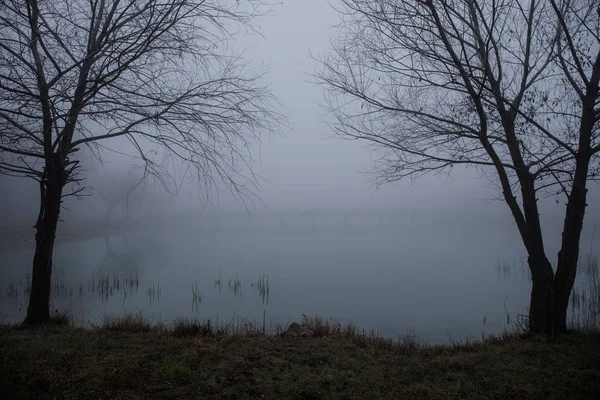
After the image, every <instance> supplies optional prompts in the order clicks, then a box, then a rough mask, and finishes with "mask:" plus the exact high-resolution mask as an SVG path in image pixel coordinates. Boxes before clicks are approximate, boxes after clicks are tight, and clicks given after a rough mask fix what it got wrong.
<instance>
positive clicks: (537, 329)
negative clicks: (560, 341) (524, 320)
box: [528, 254, 555, 336]
mask: <svg viewBox="0 0 600 400" xmlns="http://www.w3.org/2000/svg"><path fill="white" fill-rule="evenodd" d="M528 263H529V268H530V269H531V278H532V279H531V280H532V287H531V300H530V304H529V332H530V333H533V334H542V335H545V336H553V335H554V297H555V293H554V272H553V270H552V265H551V264H550V261H548V259H547V258H546V257H545V256H544V255H543V254H537V255H533V256H532V255H530V256H529V259H528Z"/></svg>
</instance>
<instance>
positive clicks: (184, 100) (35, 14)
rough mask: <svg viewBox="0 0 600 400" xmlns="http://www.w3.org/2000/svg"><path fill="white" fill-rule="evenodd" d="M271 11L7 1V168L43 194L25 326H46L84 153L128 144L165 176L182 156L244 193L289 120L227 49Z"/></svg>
mask: <svg viewBox="0 0 600 400" xmlns="http://www.w3.org/2000/svg"><path fill="white" fill-rule="evenodd" d="M262 10H263V8H262V5H261V4H260V2H259V1H258V0H246V1H226V0H221V1H219V0H196V1H192V0H163V1H156V0H143V1H137V0H57V1H37V0H26V1H20V0H19V1H17V0H1V1H0V172H2V173H4V174H10V175H16V176H21V177H29V178H33V179H35V180H37V181H38V182H39V187H40V210H39V216H38V218H37V221H36V224H35V229H36V234H35V239H36V248H35V255H34V260H33V274H32V287H31V295H30V300H29V307H28V310H27V317H26V319H25V322H26V323H32V324H37V323H46V322H47V321H48V317H49V297H50V277H51V273H52V253H53V247H54V239H55V232H56V228H57V223H58V220H59V214H60V210H61V201H62V199H63V198H64V197H65V196H68V195H73V194H78V193H80V191H81V190H82V188H83V185H81V179H82V178H81V176H78V175H77V169H78V160H77V158H76V157H75V155H74V154H75V152H76V151H77V150H78V149H80V148H81V147H82V146H88V147H89V148H90V149H92V150H94V149H98V148H99V147H100V146H103V147H105V146H110V145H111V144H112V146H114V147H112V149H113V150H115V151H124V150H123V149H124V148H125V147H127V146H129V147H128V148H131V149H134V150H135V151H136V152H137V155H138V157H139V159H141V160H142V162H143V166H144V168H145V172H146V173H147V174H153V175H154V176H155V177H157V178H159V179H163V178H164V177H165V175H168V174H169V172H170V170H169V167H168V163H169V162H171V161H173V160H179V161H181V162H182V163H183V165H185V166H186V168H187V170H186V171H188V172H193V173H195V174H196V175H197V177H199V178H200V179H201V180H202V181H203V183H205V184H210V183H211V182H213V180H216V179H221V180H223V181H225V182H226V183H228V184H229V185H230V187H231V188H232V189H233V190H234V191H241V192H242V193H243V192H244V190H246V188H245V186H243V185H239V182H238V181H237V180H236V179H239V176H240V175H239V174H238V172H239V168H240V166H239V163H240V161H241V162H246V163H248V160H249V158H248V157H249V153H248V151H249V150H248V149H249V147H250V146H248V144H249V143H252V142H253V141H255V140H259V139H260V137H261V135H263V134H265V133H268V132H274V131H276V130H277V129H278V126H279V122H280V121H281V119H280V115H279V113H278V112H277V109H276V107H275V106H276V102H275V99H274V98H273V97H272V95H271V94H270V92H269V91H268V90H267V88H266V87H264V86H262V85H261V78H262V74H263V72H262V71H257V72H256V73H254V72H252V71H250V70H244V68H245V67H246V65H245V64H244V63H243V60H242V59H240V58H239V57H235V56H230V55H228V50H227V49H226V47H225V45H226V41H227V38H228V37H230V35H232V34H233V33H234V32H233V31H232V30H234V29H248V28H251V26H250V25H249V24H250V21H251V19H252V18H253V17H255V16H256V15H258V14H259V13H262ZM118 138H120V140H119V139H118ZM246 165H248V164H246Z"/></svg>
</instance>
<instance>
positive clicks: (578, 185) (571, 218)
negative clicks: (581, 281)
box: [554, 157, 589, 332]
mask: <svg viewBox="0 0 600 400" xmlns="http://www.w3.org/2000/svg"><path fill="white" fill-rule="evenodd" d="M582 158H583V157H582ZM578 161H579V162H578V165H577V170H576V171H575V179H574V181H573V188H572V190H571V194H570V196H569V201H568V202H567V212H566V216H565V222H564V227H563V233H562V244H561V248H560V251H559V253H558V265H557V268H556V278H555V282H554V291H555V297H556V298H555V305H554V308H555V310H554V312H555V313H556V327H557V329H560V330H562V331H563V332H564V331H566V330H567V309H568V306H569V298H570V296H571V290H572V289H573V284H574V283H575V276H576V275H577V263H578V261H579V242H580V239H581V229H582V228H583V219H584V215H585V207H586V197H587V189H586V180H587V170H588V164H589V160H588V159H583V160H578Z"/></svg>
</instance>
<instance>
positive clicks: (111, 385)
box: [0, 320, 600, 399]
mask: <svg viewBox="0 0 600 400" xmlns="http://www.w3.org/2000/svg"><path fill="white" fill-rule="evenodd" d="M124 322H127V321H117V320H113V325H110V324H106V323H105V324H103V326H99V327H97V328H94V329H80V328H73V327H69V326H48V327H41V328H26V327H22V326H12V327H9V326H0V384H1V385H2V387H3V391H4V393H5V394H6V395H7V396H8V397H7V398H22V399H28V398H56V397H58V398H65V399H71V398H73V399H75V398H100V397H102V398H176V399H177V398H181V399H183V398H209V399H210V398H214V399H220V398H238V399H242V398H265V399H276V398H277V399H279V398H281V399H288V398H289V399H321V398H390V399H392V398H411V399H446V398H473V399H475V398H477V399H479V398H511V399H512V398H556V399H559V398H560V399H562V398H571V399H583V398H593V397H594V396H595V395H596V394H597V393H598V392H599V391H600V371H598V369H597V366H598V365H600V333H599V332H598V331H595V332H587V333H585V332H578V333H576V334H573V335H570V336H566V337H562V338H558V339H542V338H530V339H522V338H520V337H519V336H518V335H514V334H513V335H504V336H502V337H498V338H493V339H487V340H485V341H481V342H477V343H461V344H455V345H424V344H420V343H419V342H417V341H415V340H411V339H410V338H408V339H405V340H404V341H399V342H397V343H394V344H392V343H391V342H390V341H385V340H377V339H376V338H373V337H371V338H369V337H367V336H363V335H357V334H356V331H352V330H351V329H350V330H348V329H347V327H341V326H340V328H339V329H337V328H335V329H333V330H323V328H322V330H321V331H319V330H318V329H319V328H318V321H315V320H307V321H303V324H302V325H299V324H296V325H294V324H291V325H290V326H288V327H287V329H286V330H285V331H283V332H280V333H279V334H276V335H263V334H258V333H253V334H249V333H246V334H243V333H242V332H237V333H236V332H230V333H229V334H225V333H221V334H219V333H218V332H216V331H210V332H209V331H206V330H204V331H203V330H201V329H202V328H201V327H200V326H195V325H193V324H192V325H180V326H179V331H178V333H175V332H176V331H175V330H172V331H163V332H159V331H155V330H149V331H148V330H144V329H142V330H138V331H136V330H135V329H132V328H135V327H136V325H135V324H132V323H131V322H135V321H129V324H126V323H124ZM138 322H140V321H138ZM137 328H140V326H137ZM205 328H206V325H204V329H205ZM196 329H200V330H196ZM304 329H305V330H311V331H312V332H313V333H312V334H311V335H310V336H305V335H303V334H302V332H303V330H304ZM294 332H295V333H297V334H294ZM317 332H319V333H317Z"/></svg>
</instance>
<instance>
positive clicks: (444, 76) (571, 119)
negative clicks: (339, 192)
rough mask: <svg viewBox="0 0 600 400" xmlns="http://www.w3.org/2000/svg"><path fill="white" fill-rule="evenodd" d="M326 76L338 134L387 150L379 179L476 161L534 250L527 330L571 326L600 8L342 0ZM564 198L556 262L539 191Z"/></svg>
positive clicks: (589, 159) (598, 112)
mask: <svg viewBox="0 0 600 400" xmlns="http://www.w3.org/2000/svg"><path fill="white" fill-rule="evenodd" d="M339 11H340V13H341V15H342V18H343V21H342V23H341V25H340V27H339V31H338V32H339V35H338V36H337V38H336V39H334V41H333V42H332V51H331V52H330V53H329V54H328V55H326V56H324V57H322V58H320V59H319V60H318V61H319V62H320V64H319V65H320V66H319V69H318V70H317V72H316V77H317V79H318V81H319V83H320V84H321V85H322V86H323V87H324V88H325V93H326V105H325V107H326V108H327V110H328V111H329V113H330V115H331V116H333V121H332V125H333V127H334V129H335V130H336V132H337V133H338V134H339V135H340V136H342V137H344V138H351V139H360V140H365V141H367V142H369V143H371V144H372V145H374V146H375V148H376V149H378V150H379V151H380V154H381V158H380V159H379V163H378V164H377V166H376V170H375V173H376V174H377V176H378V177H379V179H380V180H381V182H392V181H396V180H399V179H402V178H405V177H418V176H420V175H423V174H425V173H428V172H443V171H445V172H449V171H451V170H452V168H453V167H455V166H457V165H466V166H474V167H476V168H479V169H481V170H483V171H484V172H485V173H487V174H488V176H492V177H493V179H494V181H496V182H498V184H499V186H500V187H501V190H502V197H503V200H504V201H505V202H506V204H507V205H508V207H509V208H510V210H511V212H512V215H513V217H514V220H515V222H516V225H517V227H518V230H519V232H520V236H521V238H522V240H523V243H524V245H525V247H526V249H527V252H528V263H529V267H530V269H531V275H532V283H533V285H532V291H531V302H530V307H529V329H530V330H531V332H534V333H544V334H547V335H553V334H558V333H561V332H564V331H565V330H566V328H567V319H566V315H567V306H568V302H569V296H570V293H571V289H572V287H573V283H574V280H575V275H576V271H577V263H578V258H579V241H580V235H581V229H582V226H583V221H584V214H585V208H586V194H587V185H588V182H590V181H593V180H596V179H597V178H598V173H599V172H600V171H599V163H598V154H599V152H600V130H599V129H598V119H599V118H600V109H599V102H600V96H599V84H598V83H599V81H600V23H599V17H600V8H599V4H598V2H594V1H588V0H530V1H520V0H342V6H341V8H340V10H339ZM541 191H544V192H547V191H551V193H555V194H558V195H560V196H564V198H566V210H565V219H564V226H563V233H562V245H561V249H560V252H559V253H558V264H557V267H556V271H555V270H554V269H553V267H552V265H551V264H550V262H549V260H548V257H547V253H546V250H545V248H544V240H543V236H542V229H541V225H540V218H539V212H538V197H539V196H540V192H541Z"/></svg>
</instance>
